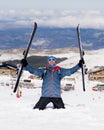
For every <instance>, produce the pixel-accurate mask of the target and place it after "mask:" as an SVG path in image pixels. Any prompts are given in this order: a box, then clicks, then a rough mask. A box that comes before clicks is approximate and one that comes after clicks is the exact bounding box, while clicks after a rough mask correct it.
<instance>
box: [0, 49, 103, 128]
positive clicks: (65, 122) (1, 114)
mask: <svg viewBox="0 0 104 130" xmlns="http://www.w3.org/2000/svg"><path fill="white" fill-rule="evenodd" d="M101 52H102V53H103V52H104V51H94V52H91V53H90V54H88V55H86V57H85V59H86V61H87V62H86V63H87V66H88V67H89V68H91V67H92V66H94V65H95V63H96V65H104V63H103V62H104V60H102V59H103V55H102V53H101ZM56 56H57V57H64V56H67V57H68V60H66V61H63V62H62V63H60V65H61V66H62V67H68V66H71V65H72V66H73V65H74V64H75V63H77V62H78V57H79V55H78V54H73V53H70V54H60V55H56ZM98 58H99V62H97V60H98ZM70 63H71V64H70ZM74 76H75V77H76V84H75V86H76V89H75V90H74V91H63V90H62V98H63V101H64V103H65V107H66V109H58V110H57V109H52V107H53V106H52V104H51V103H50V104H48V106H47V108H46V109H45V110H38V109H36V110H34V109H32V108H33V107H34V105H35V103H36V102H37V101H38V100H39V98H40V96H41V88H36V89H26V88H23V90H22V91H23V94H22V97H21V98H16V93H13V90H12V89H11V87H10V86H6V85H3V86H0V130H104V92H103V91H102V92H94V91H92V87H93V86H94V85H95V84H96V82H90V81H88V80H87V77H86V91H85V92H83V89H82V82H81V75H80V73H76V74H75V75H74ZM72 77H73V76H72ZM0 80H1V81H5V82H9V80H8V77H3V76H2V77H0ZM40 84H41V83H40V81H37V82H36V85H37V86H40Z"/></svg>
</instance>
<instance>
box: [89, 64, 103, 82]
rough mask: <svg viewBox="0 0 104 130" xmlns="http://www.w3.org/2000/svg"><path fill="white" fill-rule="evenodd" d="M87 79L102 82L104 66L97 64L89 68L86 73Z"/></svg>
mask: <svg viewBox="0 0 104 130" xmlns="http://www.w3.org/2000/svg"><path fill="white" fill-rule="evenodd" d="M88 79H89V80H96V81H101V82H104V66H97V67H94V68H93V69H91V70H90V71H89V73H88Z"/></svg>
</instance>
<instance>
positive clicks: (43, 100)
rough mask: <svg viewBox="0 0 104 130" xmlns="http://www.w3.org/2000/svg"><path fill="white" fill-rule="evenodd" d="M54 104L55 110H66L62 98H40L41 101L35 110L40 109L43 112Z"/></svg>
mask: <svg viewBox="0 0 104 130" xmlns="http://www.w3.org/2000/svg"><path fill="white" fill-rule="evenodd" d="M50 102H52V103H53V106H54V108H57V109H59V108H65V107H64V103H63V100H62V98H57V97H40V99H39V101H38V102H37V103H36V105H35V106H34V108H33V109H36V108H38V109H39V110H43V109H45V108H46V106H47V104H48V103H50Z"/></svg>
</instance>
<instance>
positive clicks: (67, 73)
mask: <svg viewBox="0 0 104 130" xmlns="http://www.w3.org/2000/svg"><path fill="white" fill-rule="evenodd" d="M79 69H80V66H79V65H78V64H77V65H75V66H74V67H72V68H69V69H65V68H61V78H63V77H65V76H70V75H71V74H73V73H75V72H76V71H77V70H79Z"/></svg>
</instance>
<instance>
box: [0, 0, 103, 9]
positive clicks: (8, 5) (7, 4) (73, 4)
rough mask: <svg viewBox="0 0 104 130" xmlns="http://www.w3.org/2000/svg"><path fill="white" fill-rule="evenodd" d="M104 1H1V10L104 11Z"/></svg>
mask: <svg viewBox="0 0 104 130" xmlns="http://www.w3.org/2000/svg"><path fill="white" fill-rule="evenodd" d="M103 5H104V0H27V1H26V0H9V1H7V0H0V9H56V10H63V9H70V10H83V9H84V10H92V9H93V10H103V9H104V6H103Z"/></svg>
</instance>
